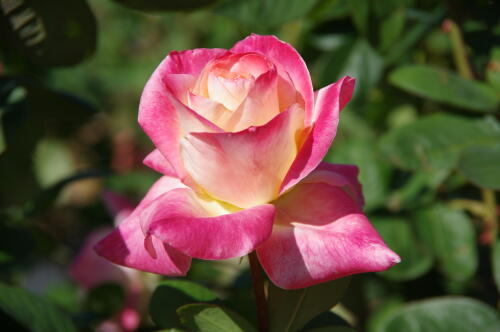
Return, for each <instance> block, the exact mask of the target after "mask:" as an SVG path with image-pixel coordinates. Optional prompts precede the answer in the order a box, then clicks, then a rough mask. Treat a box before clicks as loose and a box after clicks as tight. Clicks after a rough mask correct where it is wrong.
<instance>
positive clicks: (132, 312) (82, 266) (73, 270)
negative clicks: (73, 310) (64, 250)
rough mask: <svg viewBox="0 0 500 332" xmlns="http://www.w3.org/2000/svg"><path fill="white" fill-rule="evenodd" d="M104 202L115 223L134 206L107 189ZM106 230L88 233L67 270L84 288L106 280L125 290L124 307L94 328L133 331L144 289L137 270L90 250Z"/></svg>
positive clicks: (121, 219)
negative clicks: (113, 261)
mask: <svg viewBox="0 0 500 332" xmlns="http://www.w3.org/2000/svg"><path fill="white" fill-rule="evenodd" d="M104 201H105V203H106V205H107V207H108V210H109V211H110V213H111V214H112V215H113V216H114V218H115V225H116V226H118V225H119V224H120V222H121V221H123V220H125V219H126V218H127V217H128V216H129V215H130V213H131V212H132V211H133V209H134V206H133V205H132V204H131V203H130V201H129V200H128V199H127V198H125V197H122V196H120V195H118V194H115V193H113V192H111V191H108V192H105V194H104ZM110 231H112V228H111V227H107V228H101V229H98V230H95V231H93V232H92V233H90V234H89V236H88V237H87V238H86V240H85V241H84V243H83V246H82V247H81V249H80V251H79V253H78V255H77V256H76V258H75V259H74V261H73V263H72V264H71V266H70V270H69V272H70V274H71V276H72V277H73V279H74V280H75V281H76V282H77V283H78V284H79V285H80V286H81V287H82V288H83V289H84V290H85V291H88V290H90V289H92V288H94V287H97V286H99V285H102V284H105V283H109V282H111V283H117V284H119V285H121V286H122V287H123V289H124V290H125V292H126V299H125V305H124V308H123V309H122V310H121V312H120V313H119V314H118V316H117V317H115V318H114V319H111V320H107V321H105V322H103V323H102V324H101V325H99V327H98V328H97V331H102V332H114V331H119V332H122V331H134V330H135V329H137V327H138V326H139V323H140V319H141V317H140V311H141V299H140V297H141V293H142V291H143V288H144V287H143V281H142V277H141V273H140V272H139V271H137V270H133V269H129V268H127V267H123V266H119V265H115V264H113V263H111V262H109V261H108V260H105V259H103V258H102V257H99V256H98V255H97V254H96V253H95V251H94V250H93V247H94V246H95V245H96V244H97V243H98V242H99V241H100V240H102V239H103V238H104V237H105V236H106V235H107V234H109V232H110Z"/></svg>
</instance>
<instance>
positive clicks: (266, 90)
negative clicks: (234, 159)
mask: <svg viewBox="0 0 500 332" xmlns="http://www.w3.org/2000/svg"><path fill="white" fill-rule="evenodd" d="M277 82H278V73H277V72H276V70H275V69H272V70H269V71H268V72H266V73H264V74H262V75H261V76H259V78H258V79H257V80H256V81H255V83H254V85H253V87H252V89H251V90H250V91H249V93H248V96H247V97H246V99H245V100H244V101H243V103H242V104H241V105H240V106H239V108H238V109H237V110H236V111H235V112H234V113H233V114H232V116H231V118H229V119H228V122H227V123H226V124H225V125H224V127H223V128H224V129H225V130H226V131H231V132H237V131H241V130H244V129H247V128H249V127H251V126H262V125H265V124H266V123H267V122H269V121H270V120H271V119H272V118H274V117H275V116H276V115H278V114H279V112H280V105H279V98H278V84H277Z"/></svg>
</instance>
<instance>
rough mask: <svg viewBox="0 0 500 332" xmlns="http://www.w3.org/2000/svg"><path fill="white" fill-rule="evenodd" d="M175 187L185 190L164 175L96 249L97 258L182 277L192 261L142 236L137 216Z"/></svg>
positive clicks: (170, 248)
mask: <svg viewBox="0 0 500 332" xmlns="http://www.w3.org/2000/svg"><path fill="white" fill-rule="evenodd" d="M175 188H185V186H184V185H183V184H182V183H181V182H180V181H179V179H175V178H171V177H168V176H164V177H162V178H160V179H159V180H158V181H157V182H156V183H155V184H154V185H153V186H152V187H151V189H150V190H149V191H148V193H147V194H146V196H145V197H144V199H143V200H142V201H141V203H139V205H138V206H137V208H136V209H135V210H134V212H133V213H132V214H131V215H130V216H129V217H128V218H127V219H125V220H124V221H123V222H122V223H121V224H120V225H119V226H118V227H117V228H116V229H115V230H114V231H113V232H112V233H111V234H109V235H108V236H107V237H105V238H104V239H103V240H101V241H100V242H99V243H98V244H97V245H96V246H95V247H94V249H95V251H96V252H97V254H98V255H100V256H102V257H104V258H106V259H107V260H109V261H111V262H113V263H115V264H119V265H123V266H127V267H131V268H134V269H138V270H142V271H147V272H153V273H159V274H164V275H171V276H178V275H185V274H186V272H187V271H188V269H189V266H190V264H191V258H190V257H188V256H185V255H184V254H182V253H180V252H179V251H178V250H176V249H174V248H172V247H170V246H169V245H166V244H164V243H162V242H161V241H160V240H158V239H157V238H155V237H154V236H147V237H145V236H144V233H143V232H142V229H141V224H140V218H139V216H140V214H141V213H142V211H143V210H144V208H145V207H146V206H148V205H149V204H150V203H151V202H152V201H154V200H155V199H157V198H158V197H159V196H160V195H162V194H164V193H165V192H168V191H170V190H173V189H175Z"/></svg>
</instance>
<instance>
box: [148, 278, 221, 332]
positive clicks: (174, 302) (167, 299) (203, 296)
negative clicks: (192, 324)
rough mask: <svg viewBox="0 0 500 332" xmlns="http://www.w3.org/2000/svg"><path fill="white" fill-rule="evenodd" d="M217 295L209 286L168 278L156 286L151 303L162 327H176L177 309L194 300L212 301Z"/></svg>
mask: <svg viewBox="0 0 500 332" xmlns="http://www.w3.org/2000/svg"><path fill="white" fill-rule="evenodd" d="M216 299H217V296H216V295H215V294H214V293H213V292H212V291H211V290H209V289H208V288H205V287H203V286H201V285H198V284H196V283H194V282H191V281H187V280H166V281H163V282H162V283H160V284H159V285H158V287H156V289H155V291H154V293H153V295H152V296H151V300H150V303H149V312H150V315H151V318H152V319H153V321H154V322H155V323H156V324H157V325H158V326H160V327H165V328H167V327H175V326H178V325H179V323H180V322H179V319H178V317H177V314H176V313H175V310H176V309H177V308H178V307H180V306H182V305H185V304H188V303H193V302H211V301H214V300H216Z"/></svg>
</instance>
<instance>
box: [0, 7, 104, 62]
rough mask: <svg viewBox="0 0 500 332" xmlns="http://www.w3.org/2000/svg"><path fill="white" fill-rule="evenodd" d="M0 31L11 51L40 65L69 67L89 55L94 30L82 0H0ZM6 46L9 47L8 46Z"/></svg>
mask: <svg viewBox="0 0 500 332" xmlns="http://www.w3.org/2000/svg"><path fill="white" fill-rule="evenodd" d="M2 8H3V10H2V11H0V12H1V16H0V29H1V30H3V31H4V32H5V34H6V37H7V38H6V39H7V41H8V43H7V45H8V47H7V51H9V54H10V55H11V57H13V58H14V59H15V57H16V54H14V53H12V51H14V49H15V50H16V51H17V52H19V53H20V54H22V55H23V56H24V57H25V58H27V59H28V60H29V61H30V62H33V63H35V64H37V65H41V66H70V65H74V64H76V63H78V62H80V61H82V60H83V59H84V58H86V57H88V56H89V55H90V54H92V53H93V52H94V50H95V47H96V39H97V27H96V22H95V19H94V16H93V14H92V11H91V10H90V7H89V5H88V4H87V2H86V1H84V0H52V1H35V0H24V1H3V3H2ZM9 46H10V47H9Z"/></svg>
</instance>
